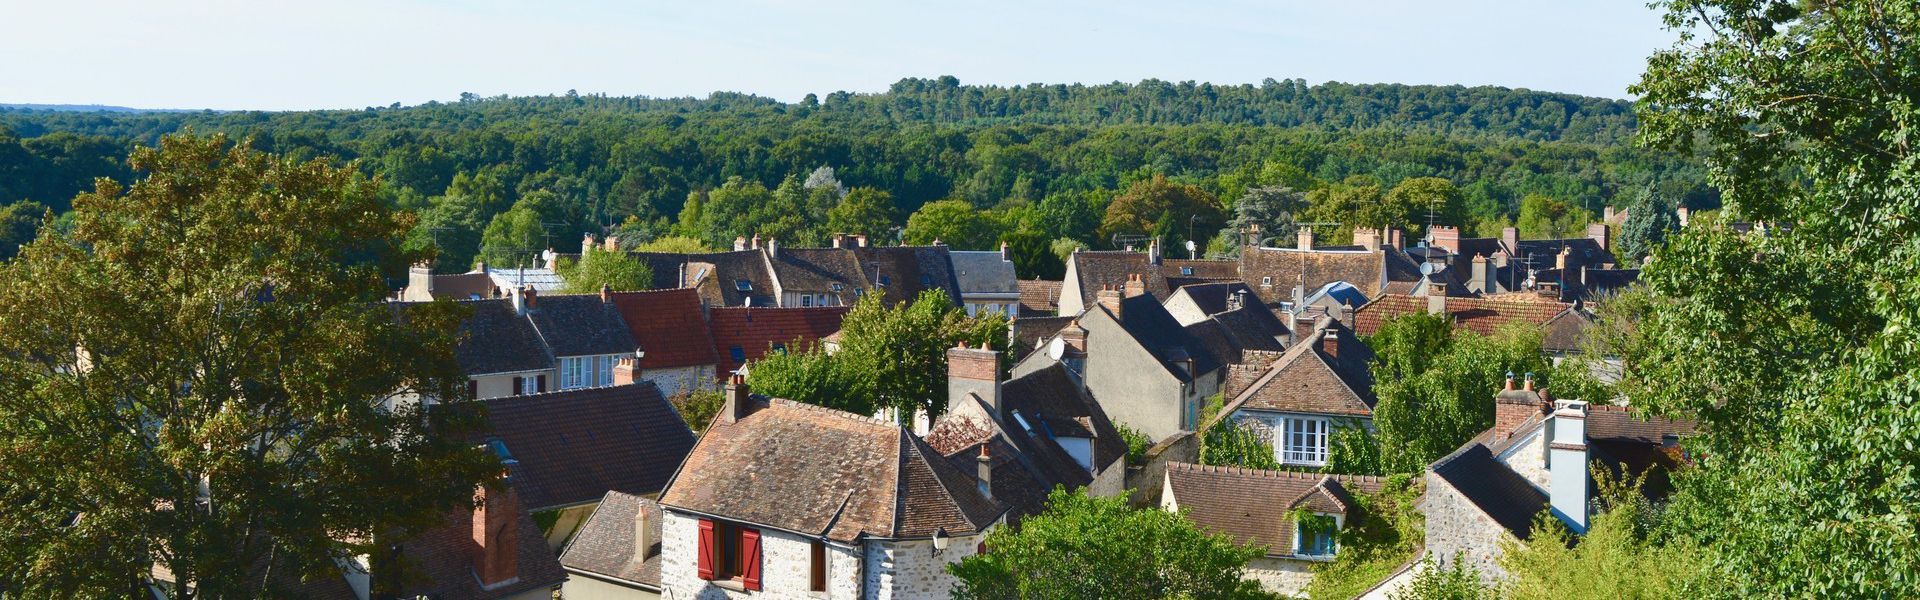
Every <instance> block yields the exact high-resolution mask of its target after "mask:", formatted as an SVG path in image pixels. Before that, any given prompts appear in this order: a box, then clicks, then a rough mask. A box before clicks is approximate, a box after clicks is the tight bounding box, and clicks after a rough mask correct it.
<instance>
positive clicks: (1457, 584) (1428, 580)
mask: <svg viewBox="0 0 1920 600" xmlns="http://www.w3.org/2000/svg"><path fill="white" fill-rule="evenodd" d="M1499 597H1500V594H1499V592H1498V591H1497V590H1495V589H1494V588H1493V587H1492V586H1489V585H1487V584H1486V583H1485V582H1483V581H1481V579H1480V570H1479V569H1476V568H1474V566H1473V565H1471V564H1468V563H1467V561H1466V560H1463V559H1462V558H1461V557H1460V556H1455V557H1454V559H1453V560H1452V561H1450V564H1447V565H1441V564H1440V563H1439V562H1437V561H1435V560H1433V559H1432V558H1426V559H1423V560H1422V561H1421V564H1420V565H1419V566H1417V567H1415V570H1414V573H1413V579H1412V580H1411V581H1408V582H1407V585H1406V587H1403V588H1400V589H1398V590H1394V592H1393V593H1391V594H1388V595H1387V598H1389V599H1391V600H1493V599H1495V598H1499Z"/></svg>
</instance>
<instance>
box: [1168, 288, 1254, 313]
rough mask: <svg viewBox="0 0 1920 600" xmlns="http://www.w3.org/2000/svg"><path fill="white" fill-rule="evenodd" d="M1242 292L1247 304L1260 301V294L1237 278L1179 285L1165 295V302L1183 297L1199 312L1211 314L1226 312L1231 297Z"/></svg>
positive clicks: (1230, 304)
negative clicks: (1178, 287)
mask: <svg viewBox="0 0 1920 600" xmlns="http://www.w3.org/2000/svg"><path fill="white" fill-rule="evenodd" d="M1242 292H1245V294H1246V295H1245V296H1244V299H1245V300H1246V301H1247V303H1248V304H1259V303H1261V299H1260V294H1259V293H1258V292H1255V291H1254V290H1253V288H1252V287H1251V286H1248V285H1247V284H1246V283H1245V282H1242V281H1239V280H1234V281H1209V282H1205V283H1195V284H1192V285H1186V286H1181V287H1180V289H1177V290H1174V291H1173V293H1172V294H1170V295H1168V296H1167V302H1169V303H1171V302H1174V301H1175V300H1176V299H1177V298H1180V297H1185V298H1186V301H1187V302H1190V303H1192V304H1193V306H1194V307H1196V308H1199V309H1200V312H1202V313H1206V314H1209V315H1211V314H1214V313H1222V312H1226V311H1227V310H1228V308H1229V307H1231V306H1232V302H1231V299H1232V297H1233V296H1234V295H1236V294H1240V293H1242ZM1268 314H1272V311H1268Z"/></svg>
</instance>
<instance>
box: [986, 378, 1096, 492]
mask: <svg viewBox="0 0 1920 600" xmlns="http://www.w3.org/2000/svg"><path fill="white" fill-rule="evenodd" d="M1000 397H1001V403H1002V404H1003V405H1004V406H1005V409H1006V410H1007V411H1008V414H1014V413H1018V414H1019V415H1020V416H1021V418H1023V419H1026V420H1027V421H1028V423H1030V424H1032V425H1034V426H1036V427H1041V426H1044V427H1045V428H1046V431H1045V433H1050V434H1051V435H1052V437H1076V438H1092V439H1093V464H1094V467H1095V468H1104V467H1106V466H1107V465H1110V464H1113V461H1115V460H1119V459H1120V457H1122V456H1126V454H1127V442H1126V440H1123V439H1121V438H1120V430H1119V429H1118V428H1116V427H1114V425H1113V421H1112V420H1110V419H1108V418H1107V412H1106V411H1105V410H1101V408H1100V404H1099V403H1098V402H1095V401H1094V398H1093V396H1092V395H1090V394H1089V393H1088V392H1087V390H1086V388H1085V387H1083V386H1081V385H1080V382H1079V381H1078V379H1077V378H1076V377H1075V376H1074V375H1073V374H1072V373H1070V372H1068V371H1067V367H1066V365H1062V364H1060V363H1054V364H1052V365H1049V366H1047V367H1045V368H1042V369H1040V370H1038V371H1034V372H1032V373H1028V374H1026V375H1024V376H1021V377H1015V378H1013V379H1010V380H1007V382H1006V383H1003V384H1001V388H1000Z"/></svg>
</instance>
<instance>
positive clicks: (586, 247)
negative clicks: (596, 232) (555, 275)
mask: <svg viewBox="0 0 1920 600" xmlns="http://www.w3.org/2000/svg"><path fill="white" fill-rule="evenodd" d="M599 249H600V248H599V247H598V246H597V245H595V244H594V242H593V234H591V233H589V234H587V237H586V239H583V240H580V255H581V256H586V255H587V253H588V252H592V251H594V250H599Z"/></svg>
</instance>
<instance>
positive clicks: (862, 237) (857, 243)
mask: <svg viewBox="0 0 1920 600" xmlns="http://www.w3.org/2000/svg"><path fill="white" fill-rule="evenodd" d="M853 247H855V248H865V247H867V234H864V233H856V234H854V235H853Z"/></svg>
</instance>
